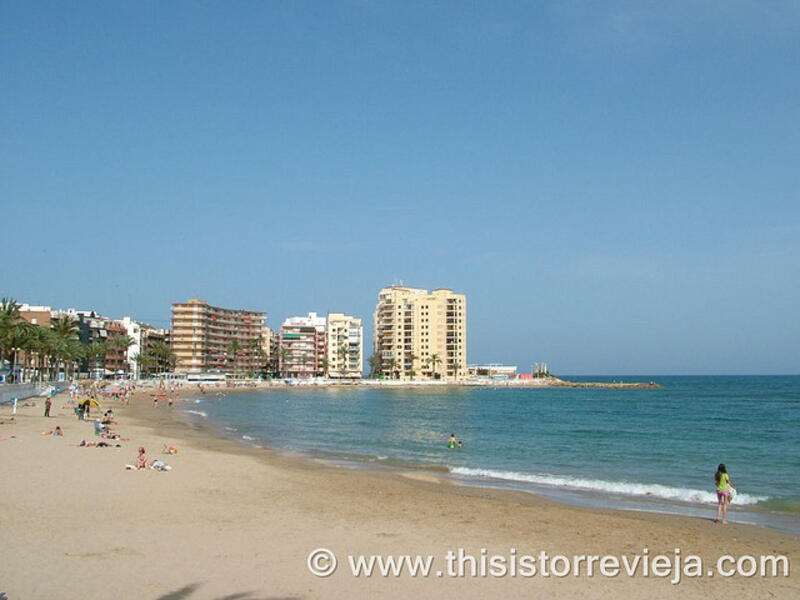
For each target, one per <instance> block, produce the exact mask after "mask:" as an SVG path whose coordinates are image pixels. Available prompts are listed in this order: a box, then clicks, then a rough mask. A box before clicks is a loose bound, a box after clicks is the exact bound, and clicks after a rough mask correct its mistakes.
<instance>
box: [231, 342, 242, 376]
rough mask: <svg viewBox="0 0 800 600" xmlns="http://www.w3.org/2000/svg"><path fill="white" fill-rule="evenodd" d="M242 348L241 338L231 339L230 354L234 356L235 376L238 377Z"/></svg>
mask: <svg viewBox="0 0 800 600" xmlns="http://www.w3.org/2000/svg"><path fill="white" fill-rule="evenodd" d="M241 349H242V345H241V344H240V343H239V340H231V343H230V344H228V356H232V357H233V360H232V361H231V362H232V363H233V377H234V378H236V371H237V368H238V366H239V350H241Z"/></svg>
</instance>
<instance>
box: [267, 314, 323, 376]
mask: <svg viewBox="0 0 800 600" xmlns="http://www.w3.org/2000/svg"><path fill="white" fill-rule="evenodd" d="M326 338H327V331H326V326H325V317H319V316H317V313H313V312H312V313H308V316H307V317H289V318H288V319H286V320H285V321H284V322H283V325H282V326H281V333H280V342H279V350H278V364H279V366H278V370H279V372H280V374H281V376H282V377H294V378H300V379H307V378H311V377H322V376H324V375H325V365H326V361H327V358H326V356H325V347H326Z"/></svg>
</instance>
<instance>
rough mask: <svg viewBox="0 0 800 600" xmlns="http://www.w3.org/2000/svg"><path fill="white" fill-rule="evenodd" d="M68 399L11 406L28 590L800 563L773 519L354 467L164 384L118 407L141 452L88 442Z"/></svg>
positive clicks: (210, 591) (267, 591)
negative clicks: (542, 568)
mask: <svg viewBox="0 0 800 600" xmlns="http://www.w3.org/2000/svg"><path fill="white" fill-rule="evenodd" d="M64 401H65V400H64V396H63V395H61V396H58V397H57V399H56V402H55V406H56V407H58V408H57V410H56V411H55V414H56V415H57V417H56V418H51V419H49V420H46V419H44V418H43V417H41V416H40V412H39V411H40V407H39V406H37V407H35V408H34V407H26V408H22V409H21V410H20V413H19V414H18V415H17V418H16V419H15V423H14V424H13V425H12V424H10V423H9V412H10V411H9V410H8V409H7V407H3V408H1V409H0V421H2V422H3V424H2V425H0V438H3V441H2V443H0V456H1V457H2V460H0V474H1V475H2V478H3V481H4V482H7V483H8V491H7V494H6V496H7V498H14V502H13V503H12V502H9V501H8V500H5V501H3V502H2V503H1V504H0V521H2V522H3V523H6V524H8V525H7V526H4V529H6V533H7V535H4V538H6V539H7V540H8V541H9V544H8V545H7V546H6V547H5V548H4V549H3V551H2V553H1V556H2V560H3V564H4V565H5V567H6V568H7V570H8V571H7V572H8V574H9V575H8V576H4V579H5V581H2V582H0V587H2V590H0V591H4V592H6V593H7V594H8V596H9V598H10V599H13V598H18V597H19V598H27V597H55V596H58V597H62V598H66V599H69V598H83V597H86V596H87V595H89V596H90V597H96V596H97V594H100V595H103V596H110V595H112V594H118V595H121V596H122V597H134V596H136V597H153V598H157V597H166V595H167V594H170V593H177V592H181V591H182V590H185V591H186V597H192V598H193V597H197V598H210V597H222V596H225V595H229V594H232V593H245V594H251V595H244V596H243V597H245V598H249V597H252V598H261V597H263V596H275V595H287V596H289V597H303V598H351V597H374V596H375V595H376V594H377V595H380V594H382V593H383V594H388V595H390V596H392V597H404V596H408V595H411V594H414V595H416V596H419V597H422V598H429V597H430V598H433V597H437V598H438V597H441V594H442V593H443V591H446V592H447V593H454V594H458V595H459V596H460V597H465V598H480V597H486V596H487V595H492V594H495V593H499V594H503V595H509V596H512V597H520V596H526V597H527V596H529V595H530V594H531V593H532V591H534V590H538V591H539V592H541V593H543V594H546V595H548V596H550V597H555V598H572V597H575V596H576V595H587V594H589V595H591V596H592V597H598V598H609V599H610V598H614V597H618V594H619V593H622V594H624V595H625V594H627V595H628V596H633V597H648V598H650V597H655V598H657V597H668V596H669V595H670V593H671V592H672V591H673V590H672V588H671V586H669V585H668V584H667V583H666V582H664V581H662V580H659V579H649V578H642V577H639V578H627V577H626V578H620V579H605V578H595V579H586V578H575V579H572V578H570V579H560V580H547V579H542V578H537V579H535V580H521V579H502V580H499V579H491V578H490V579H477V580H475V579H471V578H466V579H464V578H462V579H446V580H438V581H437V580H435V579H415V578H411V577H408V576H406V577H399V578H377V579H376V578H373V579H371V580H369V581H366V580H363V579H357V578H353V577H352V576H350V575H349V574H345V573H344V572H337V573H336V574H335V575H334V576H332V577H330V578H327V579H321V578H315V577H313V576H311V575H310V574H309V573H308V570H307V567H306V556H307V554H308V552H309V551H310V550H312V549H314V548H318V547H327V548H331V549H333V550H335V551H336V552H337V553H342V552H356V551H357V552H369V553H376V552H383V553H388V552H403V553H430V554H433V555H441V554H442V553H443V552H444V551H445V549H449V548H453V547H466V548H472V549H475V548H481V547H488V548H491V549H492V550H494V551H501V550H503V549H504V548H505V549H507V548H509V547H515V548H522V549H526V550H534V549H536V550H537V551H538V550H539V549H544V550H548V551H549V552H562V553H567V554H569V553H578V554H580V553H584V554H585V553H587V552H599V553H605V552H612V553H620V554H625V553H633V552H639V551H641V549H642V548H644V547H647V548H649V549H650V551H651V552H665V553H669V554H672V552H673V551H674V548H676V547H680V548H681V549H682V550H683V551H684V552H693V553H696V554H698V555H700V556H703V557H706V558H708V559H709V560H711V559H712V558H714V557H716V556H718V555H720V554H722V553H730V554H758V553H775V552H780V553H782V554H785V555H787V556H789V557H790V560H792V561H795V560H796V559H798V558H800V538H799V537H797V536H791V535H788V534H784V533H780V532H776V531H772V530H768V529H763V528H758V527H753V526H748V525H739V524H731V525H728V526H725V527H723V526H721V525H715V524H714V523H713V522H711V521H710V520H705V519H697V518H690V517H683V516H672V515H663V514H655V513H632V512H630V511H617V510H606V509H596V508H592V509H587V508H581V507H575V506H570V505H565V504H562V503H557V502H552V501H549V500H546V499H542V498H539V497H536V496H534V495H532V494H530V493H527V492H516V491H513V490H493V489H487V488H481V487H477V486H462V485H458V484H457V483H454V482H450V481H443V480H445V479H446V478H444V477H440V476H437V474H435V473H405V474H400V473H396V472H382V471H381V470H378V469H362V470H353V469H339V468H336V467H335V466H330V465H322V464H319V463H316V462H314V461H312V460H309V459H305V458H303V457H298V456H287V455H284V454H282V453H280V452H277V451H275V450H274V449H270V448H256V447H248V445H247V444H244V443H242V442H240V441H237V440H234V439H231V438H229V437H224V436H217V435H209V430H210V428H209V427H201V426H197V425H192V424H191V423H187V422H186V421H184V420H183V419H182V418H180V416H179V415H172V416H169V415H168V411H169V409H167V408H166V407H164V406H162V407H159V408H158V409H153V408H152V407H151V406H150V402H149V396H148V395H147V394H146V393H144V394H142V393H139V394H137V395H136V398H135V399H134V400H133V402H132V406H129V407H117V406H113V405H112V403H108V404H109V405H112V406H113V407H114V409H115V410H116V411H117V414H118V419H117V420H118V421H119V423H120V424H119V426H118V428H119V430H120V432H121V433H122V434H123V435H124V436H126V437H130V441H126V442H122V444H123V448H120V449H116V448H108V449H93V448H78V447H75V446H74V444H75V443H77V441H79V440H80V439H81V438H89V437H90V436H91V431H90V427H91V424H88V423H81V422H78V421H77V420H76V419H75V418H74V416H72V415H71V413H69V412H67V409H65V408H64V407H63V406H62V405H63V403H64ZM37 404H38V403H37ZM180 404H181V402H180V401H179V402H178V404H177V405H176V406H177V407H180ZM173 410H174V409H173ZM178 410H180V408H178ZM56 423H58V424H60V425H61V426H62V427H63V428H64V431H65V437H64V438H51V437H47V436H42V435H41V431H40V430H41V429H42V428H43V427H44V426H54V425H55V424H56ZM12 432H13V433H12ZM9 435H14V437H13V438H10V437H9ZM164 443H171V444H175V445H177V446H178V448H179V453H178V454H177V455H175V456H170V457H164V458H163V459H164V460H166V461H167V462H169V463H170V464H171V465H172V466H173V467H174V468H173V470H172V471H170V472H169V473H158V472H155V471H145V472H130V471H124V470H123V468H122V467H123V465H124V464H125V463H127V462H131V460H132V459H133V458H134V456H135V448H136V446H138V445H146V446H147V447H148V450H151V457H158V458H162V455H161V453H160V452H159V451H158V448H160V445H161V444H164ZM76 461H78V463H77V465H79V467H78V468H77V469H76ZM87 507H90V509H89V510H88V511H87V510H86V508H87ZM23 514H24V515H25V516H24V517H22V518H21V515H23ZM723 551H724V552H723ZM89 557H91V558H90V560H91V561H101V562H102V569H103V573H104V577H103V578H102V581H100V580H97V579H96V578H94V577H90V576H86V574H85V573H84V572H83V571H82V568H81V567H82V566H85V565H86V561H85V559H86V558H89ZM81 559H83V560H81ZM79 565H81V566H79ZM42 573H44V575H42ZM555 581H557V582H558V585H554V582H555ZM719 581H720V582H723V583H724V586H723V588H724V592H725V594H726V595H727V594H730V593H736V594H742V593H743V594H745V596H744V597H754V598H755V597H763V596H764V595H769V594H774V595H776V596H778V597H781V596H783V597H787V596H788V595H791V594H792V593H796V590H797V578H796V576H790V577H789V578H778V579H773V578H767V579H760V578H755V579H745V578H740V577H737V578H733V579H728V580H724V581H723V580H719ZM708 583H713V582H712V581H710V580H705V579H697V580H685V581H683V582H682V583H681V584H680V586H681V593H683V594H684V595H685V596H686V597H692V598H694V597H696V598H704V599H706V598H708V595H709V590H710V588H709V587H708V585H707V584H708ZM532 585H533V586H534V587H533V588H532V587H531V586H532ZM717 585H719V584H715V587H716V586H717ZM97 586H100V587H97ZM443 586H444V587H443ZM100 590H102V592H100ZM722 591H723V590H720V592H721V593H722ZM175 597H178V596H175ZM180 597H184V596H180ZM720 597H723V595H721V596H720Z"/></svg>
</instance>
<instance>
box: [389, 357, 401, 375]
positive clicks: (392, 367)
mask: <svg viewBox="0 0 800 600" xmlns="http://www.w3.org/2000/svg"><path fill="white" fill-rule="evenodd" d="M387 366H388V367H389V373H391V374H392V378H393V379H397V376H398V375H399V374H398V373H397V372H396V371H395V367H396V366H397V360H396V359H395V358H394V357H392V358H390V359H389V363H388V365H387Z"/></svg>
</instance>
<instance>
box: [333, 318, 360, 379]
mask: <svg viewBox="0 0 800 600" xmlns="http://www.w3.org/2000/svg"><path fill="white" fill-rule="evenodd" d="M327 337H328V339H327V347H328V363H327V366H328V373H327V374H328V377H330V378H332V379H360V378H361V375H362V371H363V370H364V350H363V340H364V328H363V327H362V326H361V319H357V318H355V317H351V316H348V315H345V314H342V313H328V336H327Z"/></svg>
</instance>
